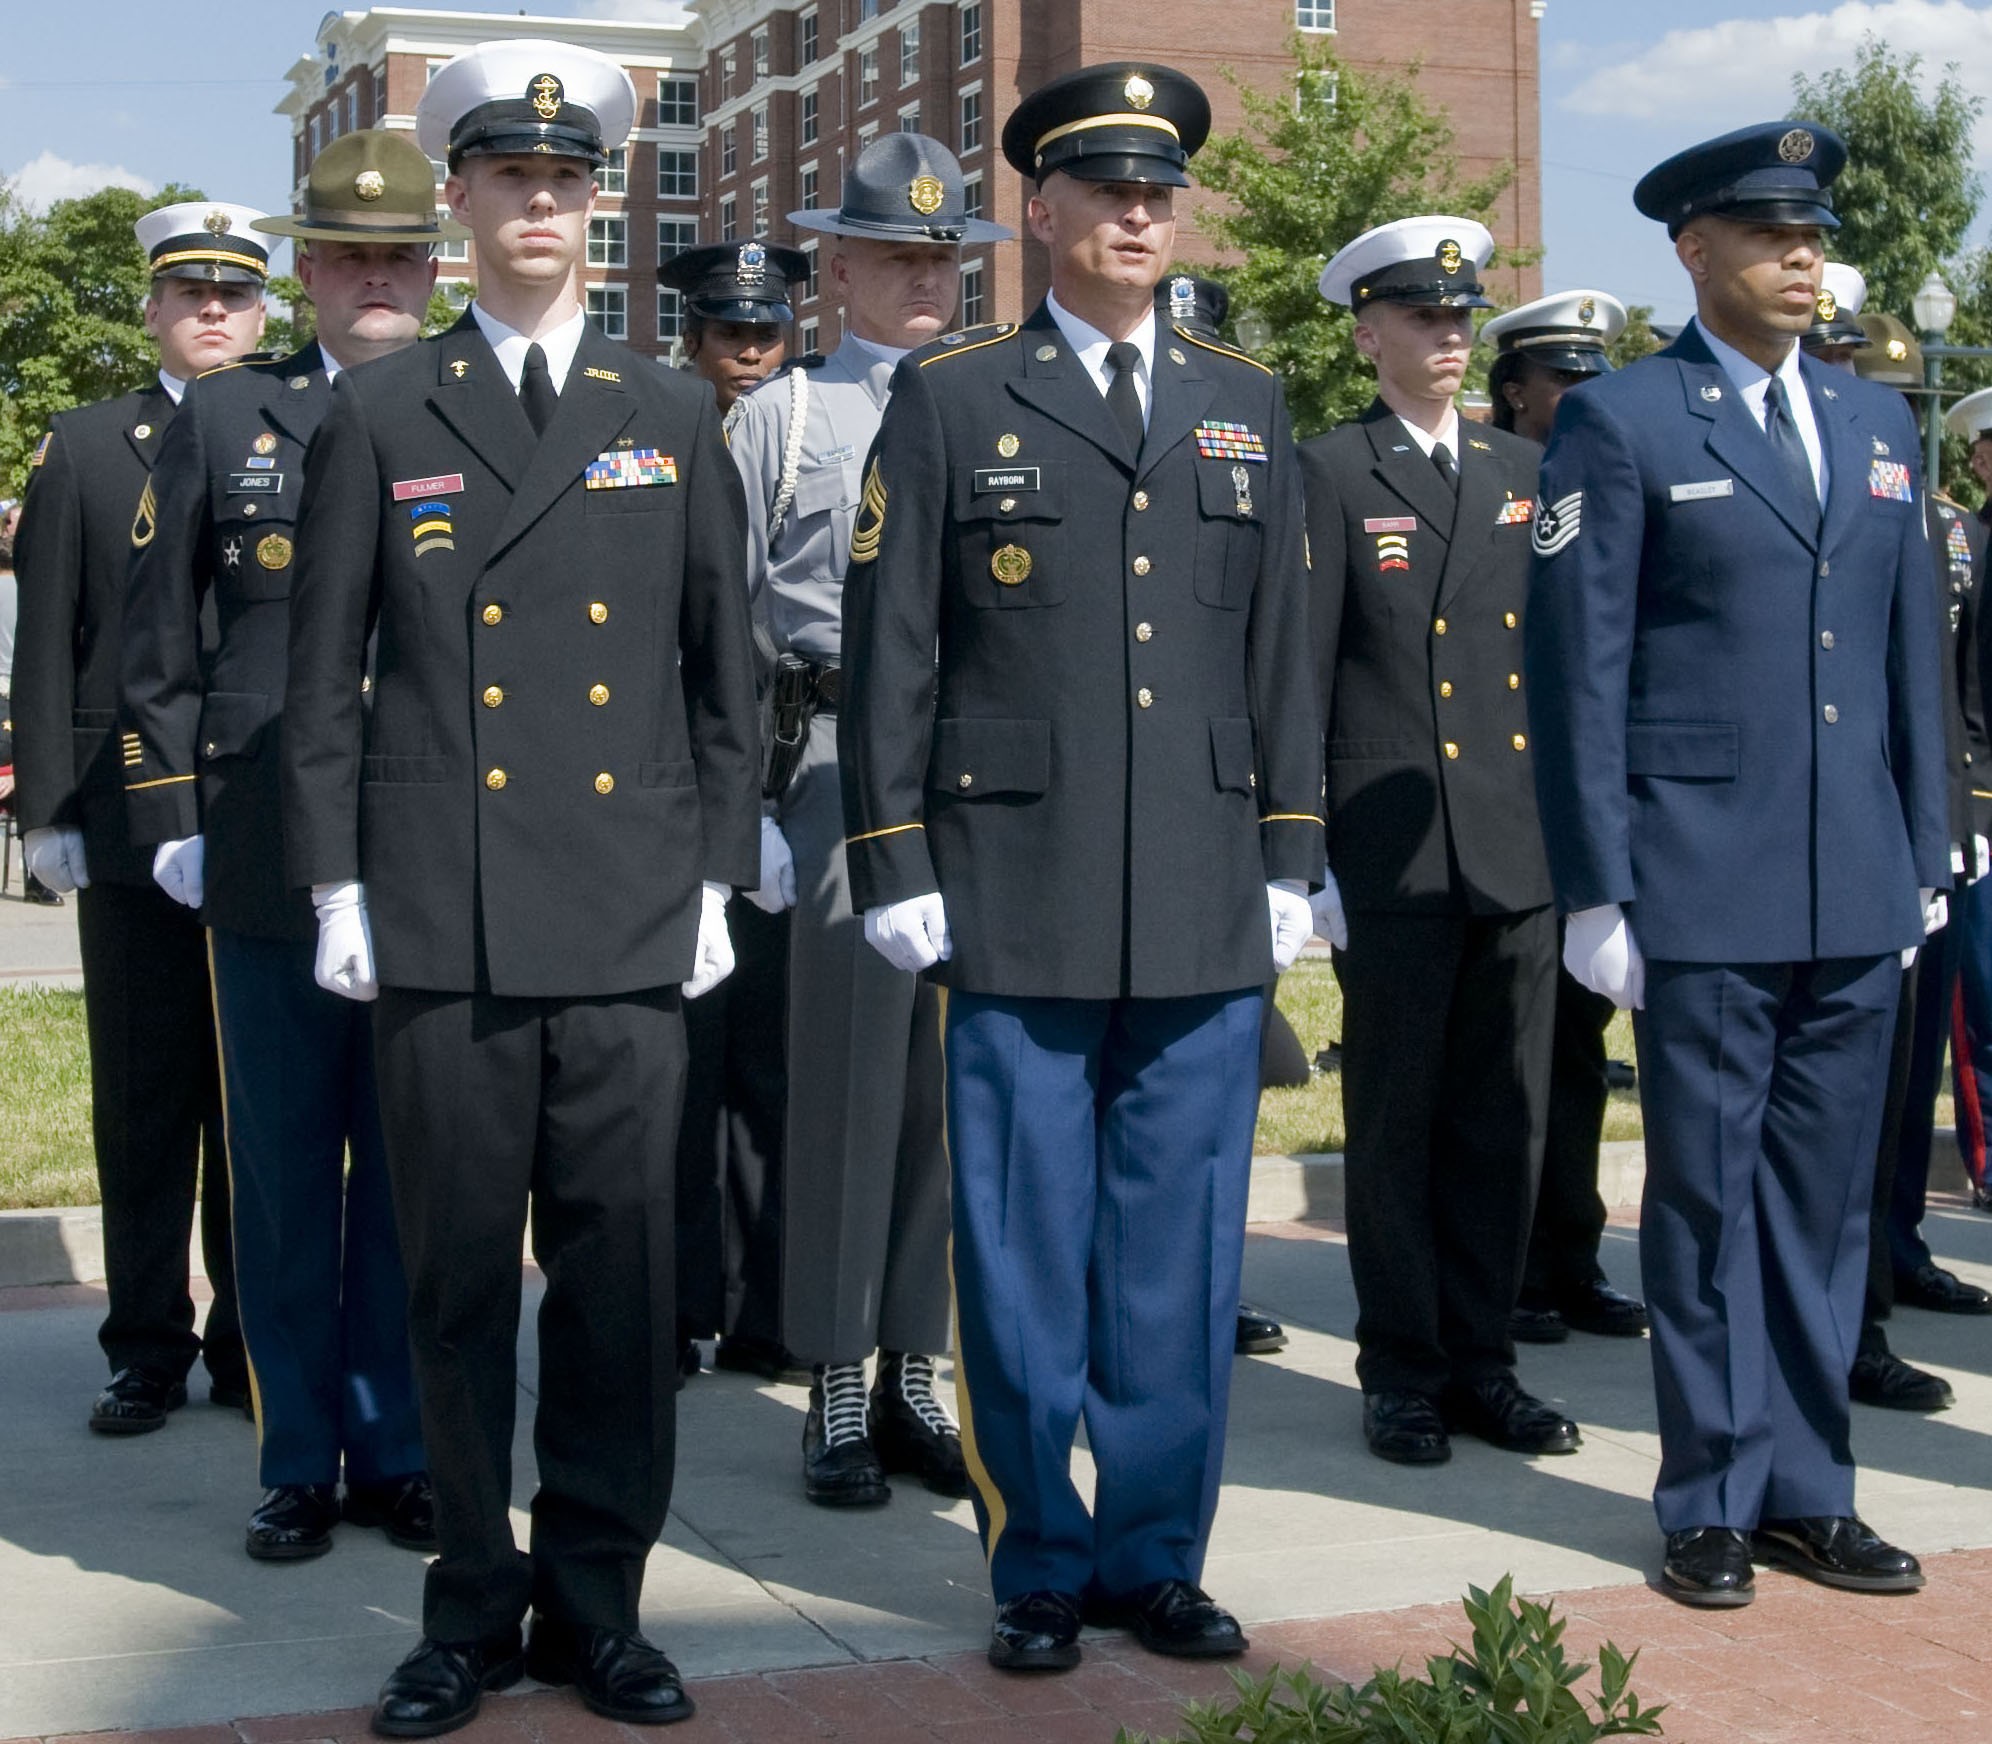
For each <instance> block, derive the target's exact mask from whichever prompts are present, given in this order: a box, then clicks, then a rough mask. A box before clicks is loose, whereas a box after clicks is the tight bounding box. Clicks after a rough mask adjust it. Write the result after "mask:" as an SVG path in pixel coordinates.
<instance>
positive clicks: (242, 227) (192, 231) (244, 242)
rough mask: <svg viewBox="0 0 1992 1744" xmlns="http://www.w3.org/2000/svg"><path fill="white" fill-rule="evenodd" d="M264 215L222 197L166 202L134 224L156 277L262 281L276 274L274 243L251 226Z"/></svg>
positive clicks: (212, 281) (242, 282)
mask: <svg viewBox="0 0 1992 1744" xmlns="http://www.w3.org/2000/svg"><path fill="white" fill-rule="evenodd" d="M262 216H263V214H262V213H261V212H258V211H256V210H255V209H254V208H253V207H249V206H229V205H225V204H223V203H222V202H221V201H219V200H185V201H182V202H181V203H180V204H178V205H176V206H160V207H158V208H156V209H155V210H153V211H151V212H148V213H146V215H145V216H144V217H143V218H141V219H139V221H138V222H137V223H136V224H134V225H133V226H132V229H133V231H135V232H136V233H137V236H138V245H139V247H140V248H142V249H144V250H145V255H146V259H147V260H148V261H149V262H150V263H151V266H152V276H153V277H154V278H156V279H205V280H207V281H208V283H210V284H216V285H260V284H263V283H265V282H266V281H267V280H268V278H269V276H270V249H269V245H268V244H267V243H266V242H264V241H263V240H262V239H261V238H260V237H258V236H257V235H256V234H255V233H254V232H253V231H252V230H251V229H250V226H251V225H252V224H254V223H256V222H257V221H258V220H259V219H260V218H261V217H262Z"/></svg>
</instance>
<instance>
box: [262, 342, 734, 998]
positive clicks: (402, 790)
mask: <svg viewBox="0 0 1992 1744" xmlns="http://www.w3.org/2000/svg"><path fill="white" fill-rule="evenodd" d="M745 554H746V511H745V507H744V504H743V501H742V498H741V493H740V478H739V474H738V473H737V472H736V471H735V470H734V467H733V463H732V461H731V460H730V459H729V458H728V457H727V454H726V450H725V446H724V444H723V443H722V441H721V439H720V432H719V414H718V412H717V411H716V410H715V408H714V405H713V399H712V392H711V389H710V388H709V387H707V386H706V385H705V384H704V383H702V382H699V383H695V382H693V381H691V380H690V379H689V378H686V377H683V376H679V375H675V374H672V373H670V372H667V371H664V370H660V369H658V368H657V366H656V365H655V364H653V363H651V362H649V361H648V360H646V359H644V358H641V357H639V356H638V355H637V354H636V353H635V352H633V351H630V350H628V349H627V348H626V347H624V346H620V345H617V344H614V343H612V342H611V341H609V340H607V339H604V338H603V337H602V336H601V335H600V334H599V333H598V332H597V331H596V330H595V329H594V328H592V327H590V328H589V329H588V330H587V332H586V334H585V336H584V337H583V339H582V341H581V345H580V348H579V350H578V351H577V352H576V354H575V358H574V362H573V366H572V367H571V368H570V369H569V371H568V375H567V381H566V385H565V387H564V388H563V389H562V391H561V395H560V400H559V405H558V409H557V410H556V412H555V413H554V417H553V421H552V422H551V423H550V424H549V425H548V426H547V428H546V431H545V433H544V434H543V435H542V436H540V437H539V438H537V439H535V437H534V434H533V429H532V425H531V424H530V423H529V422H528V421H527V418H526V414H525V410H524V408H523V407H522V406H521V405H520V404H519V400H518V397H517V395H516V394H515V393H514V392H513V390H512V387H511V384H510V383H509V382H508V381H507V380H506V379H505V373H504V370H503V369H502V368H501V367H500V365H499V363H498V360H497V358H496V356H495V355H494V354H493V353H492V350H491V348H490V346H489V345H487V344H486V343H485V341H484V338H483V336H482V335H481V334H480V333H479V332H478V330H477V327H476V325H475V323H474V322H473V321H472V319H471V317H470V315H469V314H468V313H467V312H466V314H465V317H464V319H463V320H462V321H460V322H459V323H458V324H457V325H456V326H455V327H453V328H452V329H451V330H450V331H449V332H448V333H446V334H443V335H442V336H440V337H439V338H436V339H433V340H425V341H423V342H421V343H419V344H417V345H413V346H411V347H409V348H408V349H407V350H406V351H402V352H397V353H396V354H395V355H393V356H391V357H386V358H382V359H380V360H379V361H377V362H374V363H369V364H365V365H363V366H361V367H359V368H356V369H353V370H350V371H345V372H342V373H341V374H340V376H339V379H338V381H337V382H336V383H335V384H334V387H333V392H332V404H331V408H330V410H329V411H328V412H327V413H326V416H325V420H324V422H323V423H322V424H321V425H320V427H319V431H318V435H317V438H316V439H315V440H314V442H313V443H312V446H311V452H310V455H309V457H308V459H307V462H306V466H305V493H304V512H303V514H302V516H301V518H300V520H299V522H298V534H297V560H296V561H297V575H296V581H295V583H294V585H293V589H292V594H291V624H290V683H289V694H288V696H287V699H286V702H285V712H284V736H283V751H282V772H283V797H284V833H285V841H286V848H287V856H288V864H289V868H290V877H291V881H292V883H293V884H296V885H312V884H322V883H327V882H332V881H342V880H345V879H350V878H359V879H361V880H362V881H363V883H364V885H365V888H366V895H367V905H368V912H369V915H370V918H371V921H372V926H373V942H374V953H375V961H376V966H377V967H378V969H379V972H380V978H381V980H382V981H383V982H384V983H387V984H389V985H393V986H400V987H411V988H423V989H429V990H434V991H440V992H480V991H488V992H491V993H496V994H504V995H520V996H542V997H555V998H572V997H584V996H589V995H611V994H616V993H624V992H631V991H635V990H637V989H641V988H648V987H661V986H666V985H669V984H671V983H674V982H678V981H682V980H684V979H685V978H686V977H687V976H688V975H689V974H690V973H691V969H692V959H693V944H694V939H695V937H696V931H697V924H698V918H699V902H700V897H699V886H700V882H701V880H702V879H709V880H712V881H714V882H716V883H724V884H734V885H752V884H754V883H755V882H756V881H757V880H758V878H759V875H760V859H759V850H758V847H757V839H758V831H759V814H760V807H759V800H758V789H759V783H758V767H757V765H758V760H759V748H758V742H757V734H756V722H755V704H754V682H753V673H752V667H751V655H750V649H749V636H748V623H747V583H746V555H745ZM376 631H377V645H376V647H375V651H374V666H373V679H374V683H373V693H372V697H373V706H372V710H371V714H370V715H369V714H367V713H366V712H365V711H364V710H363V708H362V698H361V691H360V686H361V681H362V676H363V673H364V671H365V668H366V664H367V639H368V636H369V634H370V633H375V632H376Z"/></svg>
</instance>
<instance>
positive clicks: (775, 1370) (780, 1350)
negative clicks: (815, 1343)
mask: <svg viewBox="0 0 1992 1744" xmlns="http://www.w3.org/2000/svg"><path fill="white" fill-rule="evenodd" d="M712 1366H713V1367H714V1368H716V1369H726V1370H729V1371H730V1372H731V1373H733V1374H736V1375H758V1376H759V1377H760V1378H761V1379H762V1380H764V1381H775V1382H778V1383H779V1384H780V1385H782V1386H785V1387H806V1386H808V1385H809V1382H810V1373H809V1364H807V1363H805V1362H798V1361H797V1360H796V1359H795V1357H794V1356H792V1355H791V1354H790V1353H789V1351H788V1350H787V1349H786V1348H784V1347H783V1346H782V1345H779V1344H776V1343H775V1342H774V1341H773V1340H772V1339H767V1338H755V1337H754V1336H753V1335H752V1334H749V1333H735V1334H733V1335H732V1336H731V1337H726V1338H722V1339H720V1341H719V1343H718V1345H717V1346H716V1347H715V1349H714V1350H713V1353H712Z"/></svg>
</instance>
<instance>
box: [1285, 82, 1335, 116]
mask: <svg viewBox="0 0 1992 1744" xmlns="http://www.w3.org/2000/svg"><path fill="white" fill-rule="evenodd" d="M1341 96H1342V79H1341V75H1340V74H1338V73H1302V74H1301V75H1300V76H1299V77H1298V78H1296V79H1295V80H1294V82H1293V112H1294V113H1295V114H1296V115H1300V114H1304V113H1305V112H1306V109H1307V103H1308V99H1309V98H1310V97H1311V98H1312V99H1313V100H1314V101H1315V103H1317V104H1318V105H1319V106H1320V107H1321V108H1323V109H1332V108H1334V107H1335V105H1336V104H1337V103H1338V102H1340V101H1341Z"/></svg>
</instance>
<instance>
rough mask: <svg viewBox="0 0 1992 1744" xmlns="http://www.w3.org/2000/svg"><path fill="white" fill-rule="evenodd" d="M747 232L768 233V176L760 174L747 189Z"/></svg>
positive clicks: (752, 234)
mask: <svg viewBox="0 0 1992 1744" xmlns="http://www.w3.org/2000/svg"><path fill="white" fill-rule="evenodd" d="M747 193H748V203H747V234H748V235H749V236H766V235H767V234H768V178H767V177H766V176H762V177H761V178H760V179H759V180H757V181H756V182H755V183H754V185H753V186H752V187H751V188H749V189H748V190H747Z"/></svg>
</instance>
